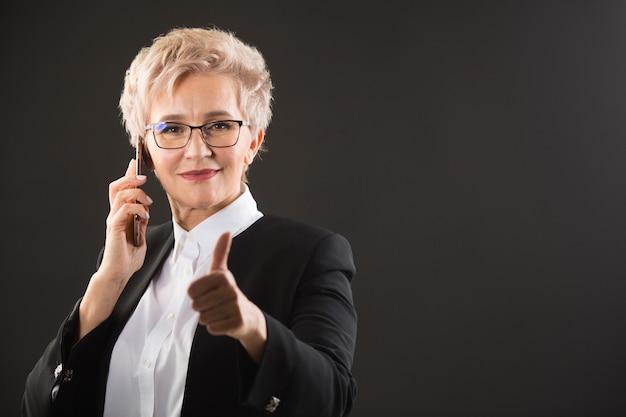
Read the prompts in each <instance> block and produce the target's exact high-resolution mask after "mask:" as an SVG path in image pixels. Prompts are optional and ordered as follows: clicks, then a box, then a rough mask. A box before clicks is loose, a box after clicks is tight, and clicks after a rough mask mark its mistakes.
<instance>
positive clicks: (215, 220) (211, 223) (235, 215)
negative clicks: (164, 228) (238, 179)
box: [172, 183, 263, 260]
mask: <svg viewBox="0 0 626 417" xmlns="http://www.w3.org/2000/svg"><path fill="white" fill-rule="evenodd" d="M243 188H244V192H243V193H242V194H241V195H240V196H239V197H237V199H236V200H235V201H233V202H232V203H230V204H229V205H228V206H226V207H224V208H223V209H221V210H220V211H218V212H217V213H215V214H213V215H211V216H210V217H207V218H206V219H204V220H203V221H202V222H201V223H199V224H198V225H197V226H196V227H194V228H193V229H191V230H190V231H188V232H187V231H186V230H185V229H183V228H182V227H180V226H179V225H178V224H177V223H176V222H175V221H173V222H172V223H173V224H174V260H176V259H177V258H178V254H179V253H180V251H181V250H182V248H183V245H184V244H185V242H187V241H190V242H197V244H198V245H199V247H200V253H201V254H202V255H206V254H211V253H213V247H214V246H215V242H217V239H218V238H219V237H220V236H221V235H222V234H223V233H224V232H230V233H231V235H232V237H235V236H237V235H238V234H239V233H241V232H242V231H243V230H245V229H246V228H247V227H248V226H250V225H251V224H252V223H254V222H255V221H256V220H257V219H258V218H259V217H261V216H262V215H263V214H262V213H261V212H260V211H259V210H258V209H257V203H256V200H255V199H254V197H253V196H252V193H251V192H250V189H249V187H248V185H247V184H245V183H244V184H243Z"/></svg>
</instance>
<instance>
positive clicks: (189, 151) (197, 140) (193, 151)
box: [185, 127, 213, 157]
mask: <svg viewBox="0 0 626 417" xmlns="http://www.w3.org/2000/svg"><path fill="white" fill-rule="evenodd" d="M196 130H197V132H195V131H196ZM185 154H186V155H187V156H189V157H193V156H198V155H199V156H210V155H213V150H212V149H211V148H210V147H209V145H208V144H207V143H206V142H205V140H204V136H203V135H202V131H201V130H200V128H197V127H195V128H193V129H191V137H190V138H189V142H187V146H186V147H185Z"/></svg>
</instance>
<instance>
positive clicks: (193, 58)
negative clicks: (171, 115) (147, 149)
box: [119, 28, 273, 150]
mask: <svg viewBox="0 0 626 417" xmlns="http://www.w3.org/2000/svg"><path fill="white" fill-rule="evenodd" d="M198 73H211V74H220V75H227V76H230V77H232V78H233V79H234V80H235V82H236V84H237V85H238V86H239V97H238V102H239V106H240V109H241V111H242V112H243V113H244V116H245V117H246V119H247V121H248V122H250V125H251V126H250V127H251V129H252V131H253V132H254V133H255V136H256V134H258V132H259V131H260V130H263V131H266V130H267V127H268V126H269V123H270V120H271V118H272V107H271V104H272V90H273V85H272V81H271V79H270V73H269V70H268V69H267V66H266V63H265V59H264V58H263V56H262V55H261V53H260V52H259V51H258V50H257V49H256V48H255V47H253V46H251V45H248V44H245V43H244V42H242V41H241V40H240V39H238V38H237V37H236V36H235V35H234V34H233V33H231V32H228V31H224V30H221V29H217V28H175V29H172V30H171V31H170V32H168V33H166V34H165V35H160V36H158V37H156V38H155V39H154V40H153V42H152V45H151V46H149V47H144V48H142V49H141V50H140V51H139V53H138V54H137V56H136V57H135V59H134V60H133V62H132V63H131V65H130V67H129V68H128V70H127V71H126V76H125V78H124V89H123V91H122V94H121V97H120V101H119V107H120V110H121V112H122V124H123V125H124V127H125V129H126V132H127V133H128V135H129V140H130V142H131V144H132V145H133V146H137V142H136V140H137V139H136V138H137V137H138V136H139V137H144V135H145V131H146V130H145V127H146V124H147V123H149V121H148V120H147V118H148V113H149V112H150V103H151V102H152V100H153V99H154V98H155V97H156V96H157V95H159V94H161V93H163V92H170V93H171V92H172V91H173V89H174V86H175V85H176V82H177V81H178V80H180V79H181V78H182V77H184V76H185V75H188V74H198ZM261 150H263V149H261Z"/></svg>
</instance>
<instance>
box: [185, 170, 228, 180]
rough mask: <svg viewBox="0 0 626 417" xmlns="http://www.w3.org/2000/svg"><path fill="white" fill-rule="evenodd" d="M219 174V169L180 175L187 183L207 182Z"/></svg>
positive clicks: (192, 171) (186, 172)
mask: <svg viewBox="0 0 626 417" xmlns="http://www.w3.org/2000/svg"><path fill="white" fill-rule="evenodd" d="M218 172H219V170H217V169H194V170H191V171H185V172H181V173H180V174H179V175H180V176H181V177H182V178H183V179H185V180H187V181H206V180H209V179H211V178H213V177H214V176H215V175H217V173H218Z"/></svg>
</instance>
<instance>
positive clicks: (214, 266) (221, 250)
mask: <svg viewBox="0 0 626 417" xmlns="http://www.w3.org/2000/svg"><path fill="white" fill-rule="evenodd" d="M231 241H232V239H231V237H230V232H225V233H223V234H222V235H221V236H220V237H219V238H218V239H217V243H215V247H214V248H213V259H212V260H211V269H210V270H209V272H211V271H216V270H225V269H228V265H227V262H228V253H229V252H230V243H231Z"/></svg>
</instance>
